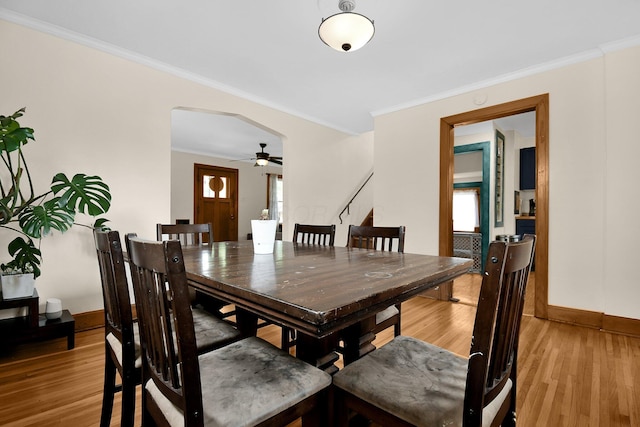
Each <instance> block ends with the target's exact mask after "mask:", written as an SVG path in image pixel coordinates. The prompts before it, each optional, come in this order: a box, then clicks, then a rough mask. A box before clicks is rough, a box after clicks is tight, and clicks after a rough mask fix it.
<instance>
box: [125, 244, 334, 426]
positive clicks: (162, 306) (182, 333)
mask: <svg viewBox="0 0 640 427" xmlns="http://www.w3.org/2000/svg"><path fill="white" fill-rule="evenodd" d="M126 242H127V251H128V253H129V259H130V262H129V266H130V269H131V276H132V280H133V286H134V291H135V294H136V297H138V296H139V297H140V298H136V309H137V311H138V316H139V321H140V325H141V334H140V336H141V338H142V344H143V345H142V349H143V363H144V369H143V371H144V375H145V377H144V380H143V386H142V389H143V396H142V397H143V402H144V405H143V424H144V425H149V424H152V425H157V426H169V425H172V426H175V425H181V426H187V427H190V426H205V425H206V426H209V425H210V426H233V427H235V426H254V425H261V426H262V425H264V426H282V425H286V424H287V423H290V422H292V421H293V420H295V419H297V418H299V417H301V416H307V417H309V419H310V420H320V419H321V418H322V415H323V414H324V410H325V409H326V408H327V407H328V401H327V394H328V387H329V385H330V384H331V376H330V375H328V374H327V373H325V372H323V371H321V370H319V369H317V368H315V367H313V366H311V365H309V364H307V363H305V362H303V361H302V360H299V359H296V358H294V357H292V356H290V355H289V354H288V353H286V352H284V351H282V350H281V349H278V348H276V347H274V346H272V345H271V344H269V343H267V342H266V341H264V340H262V339H260V338H257V337H248V338H245V339H242V340H240V341H236V342H234V343H232V344H229V345H227V346H225V347H223V348H220V349H218V350H214V351H211V352H208V353H205V354H201V355H198V353H197V351H196V344H195V334H194V325H193V317H192V310H191V304H190V300H189V294H188V284H187V276H186V272H185V267H184V259H183V257H182V248H181V245H180V242H178V241H175V240H171V241H164V242H157V241H155V242H154V241H146V240H142V239H139V238H136V237H133V236H126ZM168 313H173V316H169V315H168Z"/></svg>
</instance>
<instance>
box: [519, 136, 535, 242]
mask: <svg viewBox="0 0 640 427" xmlns="http://www.w3.org/2000/svg"><path fill="white" fill-rule="evenodd" d="M536 171H537V169H536V148H535V147H529V148H522V149H521V150H520V190H535V188H536ZM518 234H520V233H518Z"/></svg>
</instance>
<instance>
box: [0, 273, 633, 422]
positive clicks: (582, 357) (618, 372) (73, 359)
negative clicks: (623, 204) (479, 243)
mask: <svg viewBox="0 0 640 427" xmlns="http://www.w3.org/2000/svg"><path fill="white" fill-rule="evenodd" d="M465 280H468V282H466V283H467V284H466V285H465V286H476V285H474V282H477V278H467V279H465ZM455 289H456V285H455V284H454V295H455ZM467 291H468V293H469V295H473V294H474V292H475V291H474V290H473V289H468V290H467ZM470 298H471V299H472V298H473V297H470ZM528 298H529V295H527V299H528ZM474 316H475V306H474V305H473V304H472V303H471V302H461V303H451V302H443V301H435V300H432V299H428V298H422V297H417V298H414V299H412V300H410V301H408V302H406V303H404V304H403V310H402V324H403V333H404V334H405V335H409V336H414V337H416V338H419V339H422V340H425V341H429V342H431V343H434V344H436V345H439V346H441V347H444V348H447V349H449V350H450V351H453V352H455V353H458V354H462V355H466V354H468V351H469V344H470V340H471V332H472V328H473V321H474ZM259 336H261V337H262V338H264V339H266V340H268V341H270V342H272V343H274V344H278V343H279V341H280V329H279V328H278V327H276V326H273V325H271V326H267V327H264V328H261V329H260V330H259ZM391 339H392V333H391V331H390V330H388V331H384V333H382V334H380V335H379V336H378V337H377V338H376V340H375V341H374V344H375V345H376V346H381V345H383V344H384V343H385V342H388V341H389V340H391ZM519 352H520V353H519V358H518V389H517V416H518V425H519V426H524V427H530V426H531V427H533V426H536V427H537V426H554V427H555V426H562V427H564V426H567V427H574V426H575V427H584V426H598V427H600V426H602V427H606V426H611V427H619V426H639V425H640V362H638V361H639V360H640V338H638V337H629V336H624V335H615V334H611V333H608V332H602V331H599V330H596V329H589V328H583V327H579V326H574V325H568V324H562V323H557V322H550V321H544V320H540V319H537V318H535V317H532V316H531V315H525V316H524V317H523V321H522V328H521V336H520V350H519ZM103 363H104V332H103V330H102V329H97V330H93V331H86V332H80V333H78V334H76V347H75V348H74V349H73V350H66V340H65V339H59V340H52V341H47V342H42V343H32V344H22V345H19V346H17V347H14V348H11V349H8V348H1V349H0V425H1V426H11V427H25V426H45V427H47V426H79V427H84V426H88V427H93V426H98V425H99V419H100V407H101V400H102V381H103V378H102V376H103ZM338 363H339V364H340V362H338ZM138 391H139V389H138ZM139 396H140V393H138V403H137V413H136V419H137V422H138V424H139V423H140V410H139V409H140V401H139ZM119 405H120V396H119V395H117V396H116V402H115V405H114V411H113V418H112V423H111V425H112V426H117V425H119V423H120V406H119ZM299 426H300V423H299V422H296V423H293V424H291V426H290V427H299Z"/></svg>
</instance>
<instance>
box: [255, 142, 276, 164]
mask: <svg viewBox="0 0 640 427" xmlns="http://www.w3.org/2000/svg"><path fill="white" fill-rule="evenodd" d="M266 147H267V144H266V143H264V142H261V143H260V152H258V153H256V164H255V165H254V166H266V165H267V164H268V163H269V162H271V163H275V164H277V165H280V166H282V157H274V156H270V155H269V153H265V152H264V149H265V148H266ZM252 160H253V159H252Z"/></svg>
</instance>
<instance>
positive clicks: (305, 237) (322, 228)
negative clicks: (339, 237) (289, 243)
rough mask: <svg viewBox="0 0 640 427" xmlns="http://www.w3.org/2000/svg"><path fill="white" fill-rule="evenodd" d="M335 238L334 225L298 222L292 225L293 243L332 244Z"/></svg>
mask: <svg viewBox="0 0 640 427" xmlns="http://www.w3.org/2000/svg"><path fill="white" fill-rule="evenodd" d="M335 239H336V226H335V224H331V225H311V224H298V223H296V224H295V225H294V226H293V243H305V244H308V245H321V246H333V244H334V242H335Z"/></svg>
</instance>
